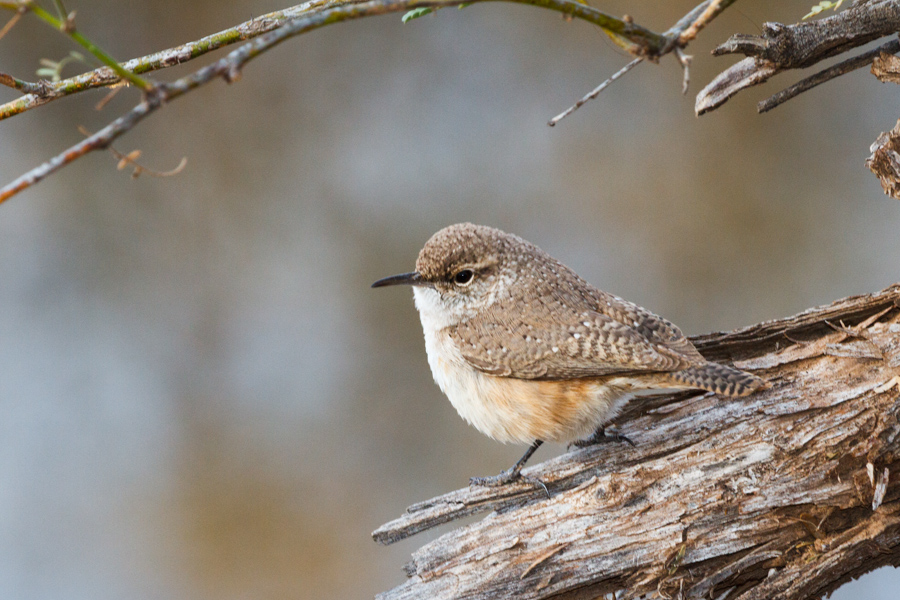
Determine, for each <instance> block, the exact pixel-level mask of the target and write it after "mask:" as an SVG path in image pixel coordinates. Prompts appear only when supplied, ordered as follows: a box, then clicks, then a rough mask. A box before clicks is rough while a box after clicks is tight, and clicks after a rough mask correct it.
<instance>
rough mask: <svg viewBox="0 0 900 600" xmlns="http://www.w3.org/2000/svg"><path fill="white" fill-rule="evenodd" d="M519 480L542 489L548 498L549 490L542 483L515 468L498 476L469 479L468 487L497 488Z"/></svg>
mask: <svg viewBox="0 0 900 600" xmlns="http://www.w3.org/2000/svg"><path fill="white" fill-rule="evenodd" d="M519 480H522V481H525V482H527V483H530V484H531V485H533V486H535V487H538V486H539V487H542V488H544V493H545V494H547V498H550V490H549V489H547V485H546V484H545V483H544V482H543V481H541V480H540V479H538V478H537V477H530V476H528V475H522V472H521V471H520V470H519V469H517V468H515V467H512V468H510V469H507V470H505V471H503V472H502V473H500V474H498V475H493V476H491V477H471V478H469V485H470V486H472V485H480V486H484V487H499V486H501V485H506V484H508V483H514V482H516V481H519Z"/></svg>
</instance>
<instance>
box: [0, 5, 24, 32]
mask: <svg viewBox="0 0 900 600" xmlns="http://www.w3.org/2000/svg"><path fill="white" fill-rule="evenodd" d="M23 14H25V11H24V10H23V9H22V8H20V9H19V10H17V11H16V14H14V15H13V16H12V17H10V19H9V21H7V22H6V25H4V26H3V29H0V40H2V39H3V36H4V35H6V34H7V33H9V30H10V29H12V28H13V27H15V25H16V23H18V22H19V19H21V18H22V15H23Z"/></svg>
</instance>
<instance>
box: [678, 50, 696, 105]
mask: <svg viewBox="0 0 900 600" xmlns="http://www.w3.org/2000/svg"><path fill="white" fill-rule="evenodd" d="M675 57H676V58H677V59H678V62H679V63H680V64H681V68H682V69H683V70H684V79H683V81H682V84H681V93H682V95H684V94H687V92H688V85H689V84H690V83H691V61H692V60H693V59H694V57H693V56H690V55H689V54H685V53H684V50H682V49H681V48H678V47H677V46H676V47H675Z"/></svg>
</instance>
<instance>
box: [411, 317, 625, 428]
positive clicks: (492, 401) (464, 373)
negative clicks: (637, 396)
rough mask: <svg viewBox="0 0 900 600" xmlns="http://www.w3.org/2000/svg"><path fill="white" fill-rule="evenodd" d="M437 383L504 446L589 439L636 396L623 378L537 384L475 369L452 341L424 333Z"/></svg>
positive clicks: (458, 407)
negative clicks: (505, 444)
mask: <svg viewBox="0 0 900 600" xmlns="http://www.w3.org/2000/svg"><path fill="white" fill-rule="evenodd" d="M425 342H426V344H425V345H426V349H427V351H428V363H429V365H430V366H431V372H432V375H433V376H434V380H435V382H437V384H438V386H440V388H441V390H442V391H443V392H444V394H446V396H447V398H449V399H450V403H451V404H453V406H454V408H456V410H457V412H458V413H459V414H460V416H461V417H462V418H463V419H465V420H466V421H467V422H469V423H470V424H471V425H473V426H474V427H475V428H476V429H478V431H480V432H482V433H484V434H485V435H487V436H490V437H492V438H494V439H495V440H498V441H500V442H514V443H521V444H530V443H532V442H533V441H535V440H544V441H552V442H572V441H575V440H578V439H582V438H585V437H588V436H589V435H591V434H592V433H593V432H594V431H595V430H596V429H597V428H598V427H599V426H601V425H603V424H604V423H606V422H607V421H609V420H610V419H612V418H614V417H615V416H616V414H618V412H619V410H620V409H621V408H622V406H624V405H625V403H626V402H627V401H628V400H629V399H630V398H631V397H632V396H633V395H634V394H633V389H634V384H635V383H637V382H636V381H634V380H632V379H630V378H623V377H612V378H611V377H605V378H589V379H573V380H566V381H534V380H526V379H513V378H508V377H496V376H493V375H488V374H485V373H482V372H481V371H478V370H476V369H474V368H473V367H472V366H471V365H469V364H468V363H467V362H465V360H464V359H463V358H462V355H461V354H460V353H459V351H458V350H457V349H456V347H455V345H454V344H453V342H452V340H450V339H449V338H448V337H446V336H443V335H441V333H440V332H435V333H433V334H431V335H429V332H426V335H425Z"/></svg>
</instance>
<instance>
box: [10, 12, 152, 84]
mask: <svg viewBox="0 0 900 600" xmlns="http://www.w3.org/2000/svg"><path fill="white" fill-rule="evenodd" d="M24 6H26V7H27V10H29V11H31V12H33V13H34V14H35V16H37V17H38V18H40V19H41V20H42V21H44V22H46V23H48V24H50V25H51V26H53V27H55V28H56V29H59V30H60V31H62V32H63V33H65V34H66V35H68V36H69V37H71V38H72V39H73V40H74V41H75V42H76V43H78V44H79V45H81V46H82V47H83V48H84V49H85V50H87V51H88V52H90V53H91V54H93V55H94V57H96V58H97V60H99V61H100V62H102V63H103V64H105V65H106V66H107V67H109V68H110V69H112V70H113V71H115V72H116V75H118V76H119V77H121V78H122V79H125V80H127V81H129V82H131V83H132V84H134V85H135V86H137V87H139V88H141V89H143V90H144V91H149V90H150V89H151V88H152V85H151V84H150V83H149V82H148V81H146V80H145V79H143V78H142V77H139V76H138V75H135V74H134V73H132V72H131V71H129V70H128V69H125V68H124V67H122V65H120V64H119V63H118V62H117V61H116V59H114V58H113V57H112V56H110V55H109V54H107V53H106V52H105V51H104V50H103V49H102V48H100V47H99V46H97V44H95V43H94V42H92V41H91V40H89V39H87V38H86V37H84V36H83V35H81V33H79V32H78V31H76V30H75V25H74V23H73V22H72V19H71V17H72V14H70V15H68V16H67V17H65V19H64V20H63V19H57V18H56V17H54V16H53V15H51V14H50V13H48V12H47V11H46V10H44V9H43V8H41V7H40V6H38V5H37V4H34V3H33V2H29V3H27V4H24Z"/></svg>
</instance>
